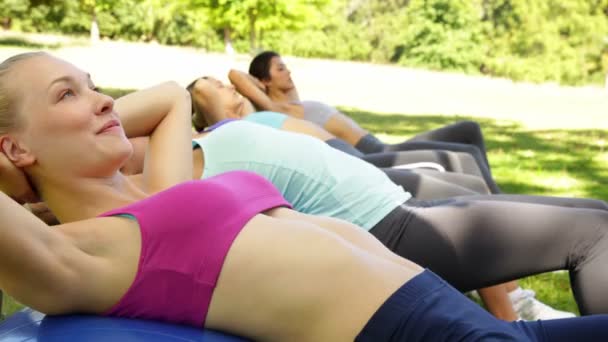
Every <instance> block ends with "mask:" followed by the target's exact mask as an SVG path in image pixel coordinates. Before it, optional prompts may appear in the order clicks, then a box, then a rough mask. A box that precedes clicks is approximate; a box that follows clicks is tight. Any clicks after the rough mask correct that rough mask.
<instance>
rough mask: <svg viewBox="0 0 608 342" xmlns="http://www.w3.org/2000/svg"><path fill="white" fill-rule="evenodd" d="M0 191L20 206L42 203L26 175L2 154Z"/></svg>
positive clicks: (0, 158)
mask: <svg viewBox="0 0 608 342" xmlns="http://www.w3.org/2000/svg"><path fill="white" fill-rule="evenodd" d="M0 191H2V192H4V193H5V194H7V195H8V196H9V197H11V198H12V199H14V200H15V201H17V202H18V203H20V204H23V203H35V202H38V201H40V200H39V199H38V196H37V195H36V192H35V191H34V190H33V189H32V187H31V185H30V182H29V181H28V180H27V176H26V175H25V173H24V172H23V171H22V170H21V169H19V168H18V167H16V166H15V165H14V164H13V163H12V162H11V161H10V160H9V159H8V158H7V157H6V155H5V154H4V153H2V152H0Z"/></svg>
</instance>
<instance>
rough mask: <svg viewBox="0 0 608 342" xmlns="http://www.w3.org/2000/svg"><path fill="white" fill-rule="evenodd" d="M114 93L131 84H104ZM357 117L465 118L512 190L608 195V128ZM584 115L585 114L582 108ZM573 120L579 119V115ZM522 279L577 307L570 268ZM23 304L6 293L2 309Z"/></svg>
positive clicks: (362, 116)
mask: <svg viewBox="0 0 608 342" xmlns="http://www.w3.org/2000/svg"><path fill="white" fill-rule="evenodd" d="M104 91H106V92H107V93H109V94H111V95H113V96H115V97H116V96H120V95H122V94H124V93H126V92H128V90H121V89H104ZM342 110H343V111H344V112H345V113H346V114H348V115H350V116H352V117H353V118H354V119H355V120H356V121H358V122H359V123H361V124H362V125H363V126H364V127H366V128H367V129H369V130H370V131H372V132H375V133H377V134H378V135H379V136H380V137H382V138H383V139H384V140H386V141H388V142H399V141H402V140H404V139H405V138H407V137H410V136H412V135H415V134H416V133H418V132H422V131H426V130H429V129H432V128H435V127H438V126H441V125H445V124H449V123H452V122H454V121H456V120H459V119H469V120H475V121H477V122H479V123H480V124H481V125H482V128H483V132H484V134H485V138H486V142H487V147H488V151H489V160H490V164H491V166H492V171H493V173H494V175H495V178H496V180H497V182H498V184H499V186H500V187H501V188H502V190H503V191H504V192H506V193H520V194H540V195H555V196H576V197H591V198H598V199H602V200H608V187H607V186H604V185H605V184H608V131H607V130H606V129H605V127H604V129H595V130H536V131H531V130H526V129H524V127H523V126H522V125H521V124H519V123H517V122H509V121H498V120H492V119H488V118H474V117H468V116H461V117H458V118H455V117H453V116H449V117H448V116H440V115H402V114H377V113H371V112H365V111H360V110H356V109H349V108H342ZM581 115H582V114H581ZM573 120H576V119H575V118H574V117H573ZM522 285H523V286H524V287H527V288H531V289H533V290H535V291H536V292H537V295H538V298H539V299H541V300H542V301H544V302H546V303H548V304H550V305H552V306H554V307H556V308H559V309H563V310H568V311H574V312H575V311H577V310H576V305H575V303H574V301H573V299H572V295H571V292H570V287H569V280H568V275H567V273H566V272H558V273H550V274H543V275H539V276H534V277H529V278H527V279H524V280H523V281H522ZM20 307H21V306H20V305H19V304H18V303H15V302H14V301H13V300H12V299H11V298H6V297H5V303H4V307H3V308H2V313H4V314H5V315H10V314H11V313H13V312H14V311H16V310H18V309H19V308H20Z"/></svg>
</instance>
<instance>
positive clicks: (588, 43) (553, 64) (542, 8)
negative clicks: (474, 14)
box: [485, 0, 608, 84]
mask: <svg viewBox="0 0 608 342" xmlns="http://www.w3.org/2000/svg"><path fill="white" fill-rule="evenodd" d="M601 2H603V3H604V4H603V7H602V6H601ZM606 7H607V5H606V2H605V1H603V0H602V1H595V0H584V1H581V0H549V1H526V0H495V1H487V2H486V8H485V10H486V15H487V20H488V21H489V22H490V23H492V27H491V29H490V30H489V31H488V33H487V35H488V37H492V38H493V39H491V40H490V39H488V42H489V43H490V44H491V49H490V53H489V55H488V58H487V59H486V62H487V68H488V72H489V73H491V74H495V75H500V76H506V77H510V78H513V79H516V80H530V81H538V82H539V81H545V80H553V81H556V82H560V83H566V84H577V83H583V82H585V81H588V80H589V79H592V78H594V77H597V76H598V74H600V75H601V74H603V73H604V72H606V71H607V70H606V69H605V68H606V67H605V66H603V65H602V51H603V50H604V49H606V41H605V39H606V37H608V18H607V16H606V13H605V12H604V10H605V9H606Z"/></svg>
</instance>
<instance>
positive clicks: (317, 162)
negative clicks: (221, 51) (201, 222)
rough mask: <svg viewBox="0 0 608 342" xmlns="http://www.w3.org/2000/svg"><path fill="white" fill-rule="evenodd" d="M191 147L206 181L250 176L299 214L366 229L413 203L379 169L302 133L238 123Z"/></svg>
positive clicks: (218, 130) (198, 140)
mask: <svg viewBox="0 0 608 342" xmlns="http://www.w3.org/2000/svg"><path fill="white" fill-rule="evenodd" d="M193 145H198V146H200V147H201V148H202V149H203V151H204V156H205V165H204V169H203V178H208V177H212V176H214V175H217V174H220V173H224V172H227V171H232V170H247V171H252V172H255V173H257V174H259V175H261V176H262V177H264V178H266V179H267V180H269V181H270V182H271V183H272V184H274V185H275V186H276V187H277V188H278V189H279V191H280V192H281V194H282V195H283V197H285V199H286V200H287V201H289V202H290V203H291V204H292V205H293V208H294V209H295V210H297V211H299V212H302V213H306V214H312V215H322V216H330V217H335V218H340V219H343V220H346V221H348V222H351V223H354V224H357V225H359V226H361V227H363V228H365V229H367V230H369V229H371V228H372V227H374V225H376V223H378V222H379V221H380V220H381V219H383V218H384V217H385V216H386V215H387V214H388V213H389V212H391V211H392V210H393V209H395V208H396V207H397V206H399V205H400V204H402V203H404V202H405V201H407V200H408V199H410V198H411V195H410V193H408V192H406V191H404V190H403V188H401V187H400V186H397V185H396V184H394V183H393V182H391V181H390V179H389V178H388V177H387V176H386V175H385V174H384V173H383V172H382V171H380V170H379V169H377V168H376V167H375V166H373V165H371V164H368V163H366V162H364V161H362V160H360V159H357V158H355V157H353V156H350V155H348V154H346V153H343V152H340V151H338V150H336V149H333V148H331V147H330V146H329V145H327V144H325V143H324V142H322V141H321V140H319V139H316V138H313V137H310V136H307V135H303V134H297V133H290V132H284V131H280V130H277V129H273V128H270V127H265V126H261V125H256V124H253V123H250V122H246V121H242V120H240V121H234V122H231V123H229V124H226V125H223V126H221V127H219V128H217V129H216V130H214V131H213V132H211V133H209V134H207V135H206V136H205V137H202V138H198V139H195V140H194V141H193Z"/></svg>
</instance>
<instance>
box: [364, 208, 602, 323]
mask: <svg viewBox="0 0 608 342" xmlns="http://www.w3.org/2000/svg"><path fill="white" fill-rule="evenodd" d="M432 205H434V206H432V207H428V208H407V207H403V206H401V207H398V208H397V209H395V211H393V212H392V213H391V214H389V215H387V217H386V218H385V219H384V220H383V221H381V222H380V223H379V224H378V225H376V226H375V227H374V228H372V230H371V233H372V234H374V235H375V236H376V237H378V238H379V239H380V241H382V242H383V243H384V244H385V245H386V246H388V247H389V248H390V249H391V250H393V251H394V252H396V253H397V254H399V255H401V256H403V257H405V258H407V259H410V260H412V261H414V262H416V263H418V264H419V265H422V266H424V267H428V268H430V269H431V270H433V271H434V272H436V273H437V274H439V275H440V276H441V277H443V278H444V279H446V280H447V281H448V282H449V283H450V284H452V285H454V286H455V287H456V288H458V289H459V290H461V291H468V290H472V289H477V288H481V287H486V286H489V285H495V284H499V283H502V282H505V281H508V280H513V279H518V278H521V277H525V276H529V275H533V274H538V273H543V272H548V271H554V270H559V269H567V270H569V271H570V276H571V280H572V289H573V292H574V295H575V299H576V301H577V303H578V305H579V308H580V311H581V313H583V314H592V313H608V297H607V296H606V295H605V287H606V286H607V285H608V270H607V269H606V265H607V264H608V235H607V233H608V213H607V212H606V211H601V210H592V209H576V208H574V209H573V208H562V207H557V206H547V205H537V204H527V203H511V202H499V201H464V200H446V201H436V203H434V204H432Z"/></svg>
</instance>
